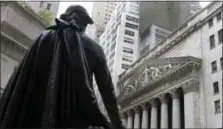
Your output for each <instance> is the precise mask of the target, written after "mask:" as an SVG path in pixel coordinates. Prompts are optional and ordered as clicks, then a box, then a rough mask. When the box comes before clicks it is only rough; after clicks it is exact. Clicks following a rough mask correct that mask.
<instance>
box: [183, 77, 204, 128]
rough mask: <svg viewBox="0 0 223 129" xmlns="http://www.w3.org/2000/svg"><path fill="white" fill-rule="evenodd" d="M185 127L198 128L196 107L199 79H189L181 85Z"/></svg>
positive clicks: (198, 121) (198, 120)
mask: <svg viewBox="0 0 223 129" xmlns="http://www.w3.org/2000/svg"><path fill="white" fill-rule="evenodd" d="M182 88H183V92H184V115H185V128H200V118H199V109H198V106H199V105H198V97H199V94H198V92H199V81H198V80H191V81H188V82H187V83H186V84H184V85H183V87H182Z"/></svg>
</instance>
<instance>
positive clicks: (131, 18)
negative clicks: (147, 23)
mask: <svg viewBox="0 0 223 129" xmlns="http://www.w3.org/2000/svg"><path fill="white" fill-rule="evenodd" d="M126 20H129V21H132V22H136V23H138V22H139V19H138V18H135V17H132V16H129V15H126Z"/></svg>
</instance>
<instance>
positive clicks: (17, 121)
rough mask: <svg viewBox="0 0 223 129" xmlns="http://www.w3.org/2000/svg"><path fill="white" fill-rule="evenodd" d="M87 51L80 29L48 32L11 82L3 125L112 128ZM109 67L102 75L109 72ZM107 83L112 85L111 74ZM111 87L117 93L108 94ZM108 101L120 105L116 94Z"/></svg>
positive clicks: (1, 108)
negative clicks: (98, 95)
mask: <svg viewBox="0 0 223 129" xmlns="http://www.w3.org/2000/svg"><path fill="white" fill-rule="evenodd" d="M84 49H85V48H84V47H83V43H82V39H81V33H80V32H78V31H76V30H75V27H70V26H69V27H68V26H67V25H66V24H61V25H58V24H57V25H55V26H53V27H50V28H48V29H46V30H45V31H44V32H43V33H42V34H41V35H40V36H39V37H38V38H37V39H36V40H35V42H34V44H33V45H32V47H31V48H30V49H29V50H28V52H27V53H26V55H25V57H24V59H23V60H22V62H21V63H20V65H19V66H18V68H17V69H16V70H15V71H14V73H13V74H12V76H11V78H10V79H9V81H8V84H7V86H6V89H5V92H4V94H3V96H2V98H1V101H0V122H1V123H0V127H1V128H33V127H35V128H68V127H69V128H87V127H88V126H89V125H94V126H103V127H105V128H110V127H111V126H110V123H109V122H108V121H107V119H106V118H105V117H104V116H103V114H102V113H101V112H100V110H99V107H98V105H97V101H96V97H95V93H94V91H93V86H92V69H93V68H91V67H92V64H91V63H89V62H88V59H86V53H85V50H84ZM88 55H90V54H88ZM103 56H104V55H103ZM105 69H106V70H105V71H102V72H104V73H105V75H106V74H109V71H108V70H107V68H105ZM102 79H103V78H102ZM106 79H107V81H108V80H109V83H111V77H110V75H109V76H108V77H106V78H105V79H104V80H106ZM104 84H106V83H104ZM101 85H102V84H101ZM100 89H101V91H102V89H103V88H99V90H100ZM104 89H105V88H104ZM107 89H108V90H111V91H106V93H105V94H109V93H110V92H113V91H114V89H113V88H111V87H110V89H109V88H107ZM104 92H105V90H104ZM104 98H105V99H106V97H104ZM109 98H110V100H109ZM107 101H109V102H111V103H113V104H116V99H115V98H114V96H111V97H109V96H107ZM105 105H106V104H105ZM107 107H109V104H107ZM110 107H112V106H111V105H110ZM112 110H114V111H112ZM110 112H118V109H117V108H114V109H110ZM113 114H115V113H113ZM114 118H115V117H114Z"/></svg>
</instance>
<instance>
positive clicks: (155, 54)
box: [118, 1, 223, 129]
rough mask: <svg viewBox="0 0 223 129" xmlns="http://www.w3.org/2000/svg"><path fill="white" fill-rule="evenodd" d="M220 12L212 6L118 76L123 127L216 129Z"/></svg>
mask: <svg viewBox="0 0 223 129" xmlns="http://www.w3.org/2000/svg"><path fill="white" fill-rule="evenodd" d="M222 10H223V7H222V2H221V1H215V2H212V3H211V4H209V5H208V6H206V7H205V8H204V9H202V10H201V11H199V12H198V13H196V14H195V15H194V16H192V17H191V18H189V19H188V20H187V22H186V23H184V24H183V25H181V26H180V27H179V28H178V29H176V30H175V31H174V32H173V33H171V35H170V36H168V37H167V38H166V39H165V40H163V41H162V42H161V43H159V44H158V45H157V46H156V47H154V49H152V50H151V51H149V52H148V53H147V54H146V55H144V56H143V57H141V58H140V59H139V60H137V61H136V62H135V63H134V64H132V65H131V66H130V67H129V68H128V69H127V70H126V71H125V72H124V73H122V74H121V76H120V78H119V82H118V88H120V96H119V97H118V102H119V104H120V107H121V111H120V112H121V114H122V116H123V123H124V124H125V125H126V127H127V128H128V129H132V128H133V129H137V128H143V129H147V128H151V129H152V128H181V129H187V128H203V129H204V128H215V129H220V128H221V129H222V127H223V124H222V112H223V110H222V91H223V87H222V85H223V79H222V70H223V57H222V45H223V35H222V32H223V29H222V17H223V15H222V14H223V12H222Z"/></svg>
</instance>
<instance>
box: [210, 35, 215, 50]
mask: <svg viewBox="0 0 223 129" xmlns="http://www.w3.org/2000/svg"><path fill="white" fill-rule="evenodd" d="M209 40H210V49H213V48H214V47H215V40H214V35H211V36H210V37H209Z"/></svg>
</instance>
